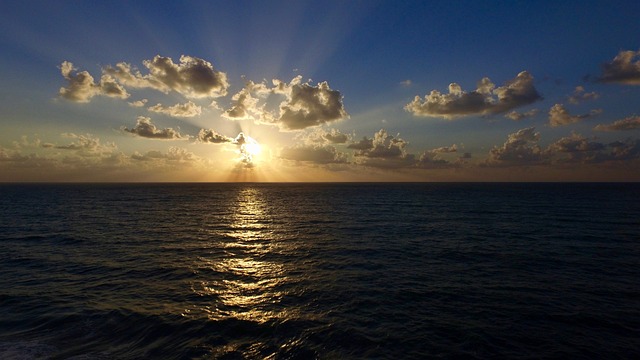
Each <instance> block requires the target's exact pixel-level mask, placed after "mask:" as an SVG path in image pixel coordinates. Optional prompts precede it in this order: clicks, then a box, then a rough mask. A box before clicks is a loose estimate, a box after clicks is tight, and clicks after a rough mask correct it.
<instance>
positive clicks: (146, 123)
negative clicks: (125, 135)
mask: <svg viewBox="0 0 640 360" xmlns="http://www.w3.org/2000/svg"><path fill="white" fill-rule="evenodd" d="M122 130H124V131H126V132H129V133H132V134H134V135H137V136H140V137H144V138H149V139H160V140H179V139H184V138H186V137H183V136H182V135H180V133H179V132H178V131H176V130H174V129H173V128H166V129H158V128H157V127H156V125H155V124H153V123H152V122H151V118H148V117H145V116H138V119H137V121H136V126H135V127H134V128H132V129H129V128H126V127H123V128H122Z"/></svg>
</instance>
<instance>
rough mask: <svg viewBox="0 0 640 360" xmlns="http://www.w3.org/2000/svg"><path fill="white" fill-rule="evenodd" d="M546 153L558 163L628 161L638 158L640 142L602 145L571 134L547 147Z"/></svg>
mask: <svg viewBox="0 0 640 360" xmlns="http://www.w3.org/2000/svg"><path fill="white" fill-rule="evenodd" d="M548 152H549V153H550V154H552V155H555V156H556V157H558V159H557V162H558V163H602V162H611V161H629V160H637V159H638V158H640V141H639V140H627V141H624V142H623V141H615V142H612V143H609V144H603V143H600V142H596V141H593V140H589V139H587V138H585V137H583V136H582V135H579V134H576V133H573V134H571V136H568V137H564V138H561V139H560V140H558V141H556V142H555V143H553V144H551V145H549V148H548Z"/></svg>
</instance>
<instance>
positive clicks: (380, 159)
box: [347, 129, 416, 169]
mask: <svg viewBox="0 0 640 360" xmlns="http://www.w3.org/2000/svg"><path fill="white" fill-rule="evenodd" d="M407 145H408V142H406V141H405V140H403V139H401V138H399V137H398V136H393V135H389V134H388V133H387V131H386V130H385V129H381V130H380V131H378V132H377V133H375V134H374V135H373V139H368V138H367V137H364V138H363V139H362V140H361V141H360V142H358V143H354V144H350V145H349V146H348V147H347V148H350V149H355V150H356V151H355V152H354V154H353V155H354V157H355V161H356V163H357V164H360V165H365V166H370V167H377V168H387V169H396V168H406V167H413V166H415V163H416V160H415V155H413V154H408V153H407V151H406V146H407Z"/></svg>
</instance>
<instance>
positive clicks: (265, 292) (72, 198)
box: [0, 184, 640, 359]
mask: <svg viewBox="0 0 640 360" xmlns="http://www.w3.org/2000/svg"><path fill="white" fill-rule="evenodd" d="M0 195H1V196H2V201H1V202H0V229H1V232H0V270H1V273H2V277H0V289H2V290H1V291H0V313H1V314H3V315H2V316H0V358H21V359H41V358H42V359H45V358H75V359H88V358H92V359H93V358H104V359H110V358H125V359H129V358H132V359H133V358H170V359H171V358H175V359H182V358H300V359H309V358H323V359H324V358H329V359H333V358H354V359H355V358H402V359H410V358H429V357H445V358H448V357H468V358H552V357H567V358H612V357H626V358H629V357H633V355H639V354H640V342H639V341H638V337H637V334H638V333H639V331H640V310H639V309H640V285H639V282H638V279H640V266H639V265H640V257H639V255H640V254H638V241H639V240H640V201H638V200H640V186H638V185H635V184H166V185H148V184H146V185H2V186H0Z"/></svg>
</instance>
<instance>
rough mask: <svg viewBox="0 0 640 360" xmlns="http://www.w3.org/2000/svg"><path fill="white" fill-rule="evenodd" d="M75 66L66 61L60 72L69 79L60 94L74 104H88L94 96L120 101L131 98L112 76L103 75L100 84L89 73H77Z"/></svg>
mask: <svg viewBox="0 0 640 360" xmlns="http://www.w3.org/2000/svg"><path fill="white" fill-rule="evenodd" d="M76 70H77V69H76V68H74V67H73V64H72V63H70V62H68V61H64V62H63V63H62V65H60V72H61V73H62V76H64V78H65V79H67V82H68V85H67V87H66V88H65V87H62V88H60V90H59V91H58V94H59V95H60V96H61V97H63V98H65V99H67V100H69V101H74V102H80V103H86V102H89V101H90V100H91V98H93V97H94V96H98V95H102V96H108V97H113V98H119V99H126V98H127V97H129V94H128V93H127V91H126V90H125V89H124V88H123V87H122V86H121V85H120V84H118V83H117V82H116V80H115V79H114V78H113V77H112V76H110V75H102V77H101V78H100V82H99V83H96V82H95V80H94V79H93V76H91V74H89V72H87V71H80V72H76Z"/></svg>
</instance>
